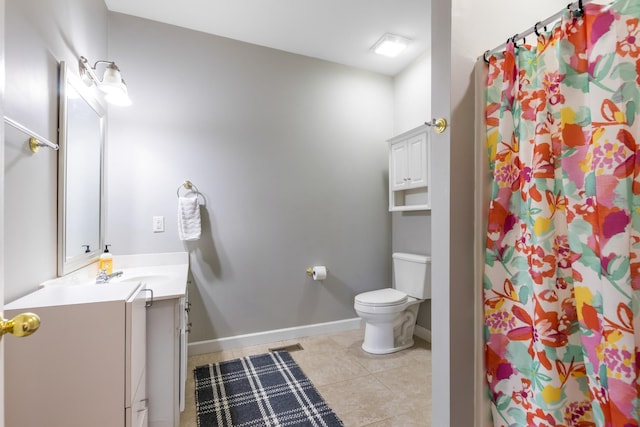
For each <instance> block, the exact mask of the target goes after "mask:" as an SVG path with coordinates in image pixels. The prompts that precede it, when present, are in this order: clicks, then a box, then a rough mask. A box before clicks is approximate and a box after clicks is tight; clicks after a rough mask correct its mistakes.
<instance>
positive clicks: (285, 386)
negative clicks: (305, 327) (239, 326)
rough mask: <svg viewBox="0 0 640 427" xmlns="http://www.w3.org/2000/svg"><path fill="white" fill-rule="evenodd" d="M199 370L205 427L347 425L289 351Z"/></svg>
mask: <svg viewBox="0 0 640 427" xmlns="http://www.w3.org/2000/svg"><path fill="white" fill-rule="evenodd" d="M193 372H194V375H195V383H196V411H197V419H198V426H199V427H262V426H283V427H284V426H296V427H297V426H299V427H335V426H344V424H343V423H342V421H341V420H340V419H339V418H338V417H337V416H336V414H335V413H334V412H333V411H332V410H331V408H329V406H327V404H326V402H325V401H324V399H323V398H322V396H320V393H318V391H317V390H316V389H315V387H314V386H313V384H312V383H311V381H309V378H307V377H306V375H305V374H304V373H303V372H302V370H301V369H300V367H299V366H298V365H297V364H296V362H295V361H294V360H293V359H292V358H291V355H290V354H289V353H288V352H286V351H277V352H272V353H267V354H260V355H257V356H249V357H243V358H241V359H235V360H229V361H225V362H220V363H215V364H211V365H204V366H199V367H197V368H196V369H194V371H193Z"/></svg>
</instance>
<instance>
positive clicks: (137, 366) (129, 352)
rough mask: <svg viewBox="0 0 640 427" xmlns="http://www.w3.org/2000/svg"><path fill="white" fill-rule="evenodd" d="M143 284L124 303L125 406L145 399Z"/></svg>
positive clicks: (145, 360)
mask: <svg viewBox="0 0 640 427" xmlns="http://www.w3.org/2000/svg"><path fill="white" fill-rule="evenodd" d="M144 288H145V285H140V287H139V288H138V289H137V292H135V294H134V295H133V296H132V297H131V298H130V299H129V301H127V304H126V312H125V315H126V322H127V330H126V334H127V336H126V347H125V352H126V353H125V356H126V363H127V365H126V381H127V383H126V384H127V387H126V388H125V407H127V408H128V407H131V406H133V405H134V403H135V402H137V401H139V400H144V399H146V397H147V396H146V364H147V357H146V356H147V355H146V349H147V309H146V298H147V293H146V292H144V291H143V289H144Z"/></svg>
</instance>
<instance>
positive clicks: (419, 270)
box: [393, 253, 431, 299]
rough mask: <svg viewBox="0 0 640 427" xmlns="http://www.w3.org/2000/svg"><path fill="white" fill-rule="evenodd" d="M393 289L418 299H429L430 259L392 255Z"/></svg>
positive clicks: (398, 254)
mask: <svg viewBox="0 0 640 427" xmlns="http://www.w3.org/2000/svg"><path fill="white" fill-rule="evenodd" d="M393 274H394V279H395V280H394V283H395V288H396V289H397V290H399V291H402V292H404V293H405V294H407V295H409V296H412V297H414V298H418V299H429V298H431V257H428V256H424V255H414V254H406V253H394V254H393Z"/></svg>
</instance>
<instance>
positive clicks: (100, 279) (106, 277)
mask: <svg viewBox="0 0 640 427" xmlns="http://www.w3.org/2000/svg"><path fill="white" fill-rule="evenodd" d="M120 276H122V271H116V272H115V273H111V274H107V270H100V271H98V275H97V276H96V284H98V285H101V284H104V283H109V281H110V280H111V279H113V278H114V277H120Z"/></svg>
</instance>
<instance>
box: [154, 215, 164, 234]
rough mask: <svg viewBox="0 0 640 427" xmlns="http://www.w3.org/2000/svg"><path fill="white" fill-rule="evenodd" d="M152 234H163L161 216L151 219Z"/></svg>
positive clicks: (162, 219) (162, 218)
mask: <svg viewBox="0 0 640 427" xmlns="http://www.w3.org/2000/svg"><path fill="white" fill-rule="evenodd" d="M153 232H154V233H163V232H164V217H163V216H154V217H153Z"/></svg>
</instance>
